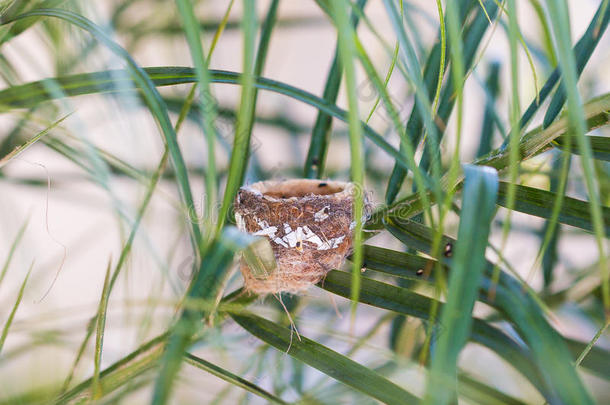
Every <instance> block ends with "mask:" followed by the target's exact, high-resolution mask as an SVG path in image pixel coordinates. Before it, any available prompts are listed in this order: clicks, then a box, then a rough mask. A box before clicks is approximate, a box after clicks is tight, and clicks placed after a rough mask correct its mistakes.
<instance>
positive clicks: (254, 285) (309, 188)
mask: <svg viewBox="0 0 610 405" xmlns="http://www.w3.org/2000/svg"><path fill="white" fill-rule="evenodd" d="M358 191H359V189H358V188H357V187H356V186H355V185H354V184H353V183H346V182H340V181H320V180H309V179H293V180H285V181H263V182H259V183H254V184H251V185H249V186H244V187H242V188H241V189H240V190H239V192H238V193H237V197H236V199H235V204H234V208H235V220H236V222H237V227H238V228H239V229H240V230H242V231H244V232H248V233H250V234H253V235H257V236H261V237H263V238H260V239H259V240H258V241H257V242H255V243H254V244H253V245H251V246H250V248H249V249H248V250H246V252H244V254H243V256H242V259H241V262H240V270H241V272H242V274H243V277H244V283H245V288H246V290H248V291H252V292H254V293H257V294H269V293H272V294H273V293H279V292H291V293H298V292H301V291H303V290H305V289H307V287H309V286H310V285H311V284H315V283H317V282H318V281H320V280H321V279H322V278H323V277H324V276H325V275H326V273H328V272H329V271H330V270H332V269H336V268H339V267H341V265H342V264H343V262H344V261H345V258H346V257H347V256H348V255H349V253H350V252H351V247H352V231H353V229H354V227H355V225H356V222H355V220H354V218H353V201H354V197H355V195H356V193H357V192H358ZM369 212H370V204H369V202H368V198H367V196H366V194H364V213H365V217H364V218H363V221H364V220H366V217H367V216H368V214H369Z"/></svg>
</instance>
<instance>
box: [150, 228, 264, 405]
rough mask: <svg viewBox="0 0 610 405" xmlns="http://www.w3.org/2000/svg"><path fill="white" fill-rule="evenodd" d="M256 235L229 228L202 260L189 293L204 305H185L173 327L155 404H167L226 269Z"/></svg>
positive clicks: (162, 361)
mask: <svg viewBox="0 0 610 405" xmlns="http://www.w3.org/2000/svg"><path fill="white" fill-rule="evenodd" d="M252 240H253V237H252V236H250V235H247V234H244V233H241V232H239V231H238V230H237V228H234V227H226V228H225V229H224V230H223V232H222V233H221V234H220V235H219V237H218V238H217V239H215V240H214V241H213V242H212V244H211V245H210V247H209V248H208V249H207V250H206V254H205V255H204V257H203V258H202V260H201V266H200V268H199V270H198V271H197V274H196V275H195V277H194V278H193V281H192V282H191V285H190V290H189V291H188V294H187V299H189V300H199V301H202V302H203V303H205V304H207V305H206V310H205V311H204V309H203V308H201V307H199V308H193V307H185V308H184V309H183V310H182V313H181V314H180V316H179V317H178V320H177V321H176V323H175V324H174V325H173V326H172V328H171V334H170V337H169V340H168V343H167V347H166V349H165V353H164V354H163V358H162V359H161V370H160V371H159V375H158V376H157V379H156V382H155V390H154V395H153V400H152V404H153V405H160V404H165V403H167V401H168V400H169V396H170V393H171V388H172V385H173V382H174V379H175V378H176V375H177V374H178V371H179V369H180V365H181V363H182V358H183V355H184V352H185V351H186V350H187V348H188V346H189V344H190V343H191V340H192V336H193V335H194V334H195V333H196V332H197V330H199V328H201V326H202V322H201V320H202V318H204V317H206V316H209V315H210V313H211V311H213V308H214V306H215V305H216V302H217V294H218V292H219V291H220V289H221V287H222V285H223V284H224V283H225V281H226V278H227V276H228V274H227V269H228V267H229V265H230V264H231V263H232V262H233V256H234V254H235V253H236V252H238V251H240V250H242V249H244V248H245V247H246V246H247V245H248V244H249V243H251V242H252Z"/></svg>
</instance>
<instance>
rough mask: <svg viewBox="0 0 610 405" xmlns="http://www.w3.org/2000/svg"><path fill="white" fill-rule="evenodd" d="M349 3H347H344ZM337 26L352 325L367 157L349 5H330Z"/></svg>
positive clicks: (358, 267) (358, 273)
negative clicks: (344, 104)
mask: <svg viewBox="0 0 610 405" xmlns="http://www.w3.org/2000/svg"><path fill="white" fill-rule="evenodd" d="M342 3H345V2H342ZM330 5H331V10H332V15H333V19H334V22H335V24H336V26H337V38H338V39H337V41H338V45H337V46H338V48H339V56H340V57H341V65H342V66H343V70H344V73H345V87H346V88H347V98H348V105H349V109H348V117H347V118H348V125H349V145H350V163H351V164H350V177H351V181H352V182H353V183H354V185H355V186H356V189H357V192H356V193H355V194H354V196H353V218H354V220H355V226H354V230H353V232H354V233H353V235H354V236H353V241H352V245H353V254H352V263H353V264H352V322H354V321H355V316H356V306H357V304H358V294H359V293H360V268H361V267H362V226H363V222H364V200H363V198H364V170H365V169H364V154H363V138H362V122H361V121H360V116H359V112H358V111H359V109H358V90H357V86H356V69H355V66H354V63H353V61H354V59H355V58H357V52H356V43H355V40H354V37H355V34H354V28H353V27H352V25H351V24H350V21H349V17H348V14H347V5H346V4H339V2H338V1H333V2H331V3H330Z"/></svg>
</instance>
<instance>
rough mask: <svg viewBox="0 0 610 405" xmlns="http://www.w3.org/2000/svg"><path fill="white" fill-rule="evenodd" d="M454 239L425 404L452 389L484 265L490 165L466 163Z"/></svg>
mask: <svg viewBox="0 0 610 405" xmlns="http://www.w3.org/2000/svg"><path fill="white" fill-rule="evenodd" d="M464 171H465V176H466V179H465V182H464V191H463V197H462V201H463V203H462V210H461V215H460V226H459V230H458V240H457V244H456V246H455V247H454V251H455V253H454V259H453V264H452V266H451V272H450V275H449V286H448V295H447V303H446V304H445V305H444V307H443V310H442V312H441V321H440V322H441V325H443V327H444V328H447V330H450V331H451V334H449V333H445V334H442V335H441V336H440V337H439V340H438V342H437V343H436V344H435V349H434V353H433V355H432V366H431V370H430V376H429V378H428V382H427V388H426V401H427V403H430V404H432V403H434V404H447V403H449V402H451V399H452V397H454V395H455V393H454V392H453V389H452V388H451V387H452V386H453V384H455V379H456V378H457V358H458V355H459V353H460V352H461V350H462V348H463V346H464V344H465V343H466V340H467V337H468V335H469V331H470V328H471V327H472V315H471V314H472V309H473V307H474V302H475V300H476V297H477V293H478V287H479V284H480V282H481V281H480V280H481V278H482V274H483V270H484V268H485V264H486V260H485V249H486V248H487V239H488V237H489V229H490V226H491V221H492V219H493V217H494V214H495V205H496V197H497V190H498V174H497V172H496V171H495V170H494V169H491V168H482V167H477V166H465V168H464Z"/></svg>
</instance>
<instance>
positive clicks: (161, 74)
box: [0, 67, 409, 168]
mask: <svg viewBox="0 0 610 405" xmlns="http://www.w3.org/2000/svg"><path fill="white" fill-rule="evenodd" d="M144 71H145V72H146V73H147V74H148V75H149V77H150V79H151V80H152V81H153V83H154V84H155V85H157V86H171V85H177V84H185V83H194V82H195V81H196V76H195V72H194V69H192V68H185V67H154V68H145V69H144ZM127 73H128V72H127V71H124V70H109V71H102V72H94V73H84V74H77V75H71V76H66V77H56V78H50V79H45V80H42V81H36V82H31V83H27V84H24V85H21V86H12V87H9V88H7V89H4V90H2V91H0V106H4V107H6V108H8V107H12V108H25V107H32V106H35V105H37V104H39V103H41V102H44V101H49V100H54V99H57V98H59V97H64V96H77V95H83V94H94V93H117V92H121V91H132V90H133V89H132V88H131V86H133V85H136V86H138V83H134V82H133V81H132V79H131V77H130V76H129V75H128V74H127ZM210 76H211V82H212V83H228V84H240V77H241V76H240V74H239V73H235V72H229V71H224V70H210ZM46 80H52V81H54V82H55V86H57V87H58V88H60V89H61V90H62V94H58V92H50V91H49V90H48V89H47V88H46V86H45V81H46ZM255 86H256V87H257V88H258V89H263V90H269V91H273V92H275V93H278V94H283V95H285V96H288V97H290V98H293V99H295V100H298V101H301V102H303V103H306V104H309V105H311V106H312V107H315V108H317V109H318V110H320V111H324V112H325V113H327V114H329V115H332V116H333V117H335V118H337V119H339V120H341V121H343V122H347V112H346V111H345V110H343V109H341V108H339V107H337V106H335V105H332V104H328V103H326V102H325V101H324V100H323V99H321V98H319V97H317V96H315V95H313V94H311V93H309V92H307V91H305V90H302V89H299V88H296V87H294V86H290V85H288V84H285V83H281V82H278V81H275V80H271V79H265V78H256V81H255ZM361 125H362V129H363V131H364V135H365V136H366V137H368V138H369V139H370V140H371V141H372V142H373V143H375V144H376V145H377V146H378V147H379V148H380V149H382V150H383V151H384V152H386V153H387V154H389V155H390V156H391V157H392V158H393V159H394V160H395V161H396V162H398V164H400V165H401V166H403V167H405V168H408V167H409V163H408V162H407V160H406V159H405V158H404V156H403V155H402V154H401V153H400V152H399V151H398V150H396V149H395V148H394V147H393V146H392V145H390V144H389V143H388V142H387V141H386V140H385V139H384V138H383V137H382V136H381V135H380V134H378V133H377V132H375V130H373V129H372V128H371V127H369V126H368V125H366V124H365V123H362V124H361Z"/></svg>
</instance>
